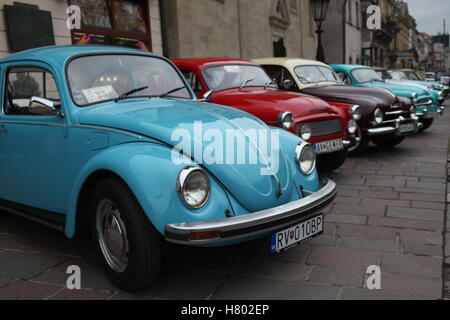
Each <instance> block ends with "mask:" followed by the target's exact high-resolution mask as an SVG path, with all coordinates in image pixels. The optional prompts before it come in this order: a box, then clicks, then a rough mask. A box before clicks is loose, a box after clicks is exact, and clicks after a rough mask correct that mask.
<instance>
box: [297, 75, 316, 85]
mask: <svg viewBox="0 0 450 320" xmlns="http://www.w3.org/2000/svg"><path fill="white" fill-rule="evenodd" d="M297 77H298V79H299V80H300V81H301V82H303V83H305V84H308V83H312V82H311V81H309V80H308V79H306V78H305V77H302V76H299V75H297Z"/></svg>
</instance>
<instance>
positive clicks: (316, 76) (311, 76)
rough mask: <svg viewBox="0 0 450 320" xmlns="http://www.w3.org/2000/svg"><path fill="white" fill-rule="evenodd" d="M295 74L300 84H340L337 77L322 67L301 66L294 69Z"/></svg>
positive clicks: (330, 70) (328, 69) (331, 71)
mask: <svg viewBox="0 0 450 320" xmlns="http://www.w3.org/2000/svg"><path fill="white" fill-rule="evenodd" d="M295 74H296V76H297V78H298V80H300V81H301V82H302V83H304V84H308V83H319V82H336V83H341V81H340V79H339V77H338V76H337V75H336V74H335V73H334V71H333V70H332V69H330V68H327V67H323V66H301V67H297V68H295Z"/></svg>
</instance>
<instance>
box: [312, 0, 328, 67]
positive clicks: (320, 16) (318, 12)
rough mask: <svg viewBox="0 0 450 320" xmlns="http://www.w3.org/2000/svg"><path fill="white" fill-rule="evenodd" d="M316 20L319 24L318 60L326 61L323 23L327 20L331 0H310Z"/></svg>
mask: <svg viewBox="0 0 450 320" xmlns="http://www.w3.org/2000/svg"><path fill="white" fill-rule="evenodd" d="M310 2H311V6H312V10H313V16H314V21H315V22H316V25H317V31H316V33H317V38H318V42H319V44H318V47H317V55H316V60H318V61H322V62H325V53H324V52H323V46H322V33H323V30H322V23H323V22H324V21H325V19H326V17H327V12H328V6H329V4H330V0H310Z"/></svg>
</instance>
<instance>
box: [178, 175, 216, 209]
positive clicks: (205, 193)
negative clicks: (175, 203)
mask: <svg viewBox="0 0 450 320" xmlns="http://www.w3.org/2000/svg"><path fill="white" fill-rule="evenodd" d="M177 192H178V196H179V197H180V199H181V201H182V202H184V203H185V204H186V205H187V206H188V207H190V208H192V209H200V208H201V207H203V206H204V205H205V204H206V202H208V199H209V195H210V192H211V184H210V182H209V178H208V175H207V174H206V173H205V172H204V171H203V170H202V169H201V168H197V167H186V168H184V169H183V170H181V172H180V174H179V175H178V179H177Z"/></svg>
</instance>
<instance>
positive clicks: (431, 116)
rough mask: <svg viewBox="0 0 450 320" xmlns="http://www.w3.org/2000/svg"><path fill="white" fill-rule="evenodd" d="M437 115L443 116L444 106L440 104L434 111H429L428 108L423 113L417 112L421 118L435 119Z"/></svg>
mask: <svg viewBox="0 0 450 320" xmlns="http://www.w3.org/2000/svg"><path fill="white" fill-rule="evenodd" d="M436 113H437V116H438V117H439V116H442V115H443V114H444V106H440V107H439V108H438V110H437V111H435V112H433V113H429V112H428V110H425V111H424V112H423V113H417V116H419V117H420V118H421V119H434V118H435V117H436Z"/></svg>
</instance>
